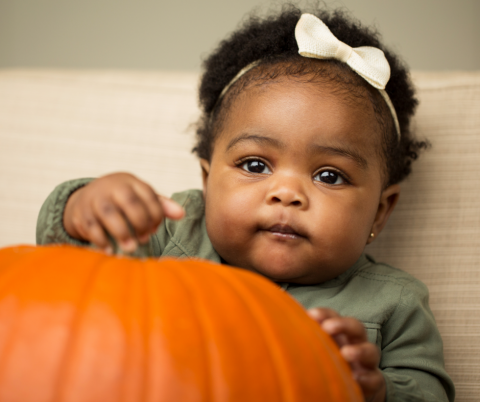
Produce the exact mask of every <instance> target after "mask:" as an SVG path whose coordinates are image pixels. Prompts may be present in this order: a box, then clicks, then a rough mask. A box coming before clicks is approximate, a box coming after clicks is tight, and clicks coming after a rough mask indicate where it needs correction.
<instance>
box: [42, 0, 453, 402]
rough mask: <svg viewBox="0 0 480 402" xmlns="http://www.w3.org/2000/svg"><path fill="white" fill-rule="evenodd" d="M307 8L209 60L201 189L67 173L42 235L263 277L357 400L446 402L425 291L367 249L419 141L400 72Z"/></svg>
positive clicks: (361, 35) (252, 28)
mask: <svg viewBox="0 0 480 402" xmlns="http://www.w3.org/2000/svg"><path fill="white" fill-rule="evenodd" d="M314 14H315V15H312V14H303V15H302V13H301V11H300V10H299V9H297V8H295V7H293V6H289V7H287V8H284V9H283V11H282V12H281V13H280V14H278V15H272V16H270V17H268V18H265V19H263V20H262V19H258V18H252V19H250V20H249V21H248V22H247V23H246V24H245V25H244V26H243V27H242V28H241V29H239V30H238V31H236V32H234V33H233V34H232V35H231V36H230V37H229V38H227V39H226V40H225V41H223V42H222V43H221V44H220V46H219V47H218V48H217V49H216V51H215V52H214V53H213V54H212V55H211V56H210V57H209V58H208V59H207V60H206V61H205V64H204V67H205V72H204V74H203V77H202V81H201V86H200V103H201V106H202V111H203V115H202V117H201V119H200V122H199V124H198V127H197V144H196V146H195V148H194V152H195V153H196V154H197V155H198V156H199V159H200V164H201V168H202V174H203V191H200V190H189V191H185V192H182V193H178V194H175V195H173V197H172V199H169V198H166V197H163V196H160V195H157V194H156V193H155V191H154V190H153V189H152V188H151V187H150V186H149V185H148V184H146V183H144V182H143V181H141V180H140V179H138V178H136V177H134V176H132V175H130V174H127V173H117V174H111V175H108V176H104V177H101V178H99V179H96V180H91V179H81V180H73V181H70V182H67V183H64V184H62V185H60V186H59V187H57V188H56V189H55V191H54V192H53V193H52V194H51V195H50V196H49V198H48V199H47V201H46V202H45V204H44V205H43V207H42V210H41V211H40V216H39V222H38V226H37V242H38V243H39V244H47V243H54V242H56V243H59V242H64V243H73V244H92V245H95V246H97V247H100V248H102V249H104V250H105V251H107V252H112V246H111V240H112V239H113V240H114V243H116V244H118V245H119V247H121V248H122V249H123V250H124V251H126V252H133V251H134V250H135V249H136V248H137V246H138V245H139V243H140V244H144V243H149V245H150V248H151V249H152V251H153V254H154V255H155V256H177V257H201V258H206V259H209V260H212V261H217V262H221V263H224V264H228V265H232V266H237V267H241V268H244V269H248V270H250V271H253V272H256V273H258V274H260V275H263V276H265V277H267V278H269V279H271V280H272V281H274V282H276V283H277V284H278V285H279V286H281V287H282V288H283V289H285V291H286V292H288V293H290V294H291V295H292V296H293V297H294V298H296V299H297V300H298V301H299V302H300V303H301V304H302V305H303V306H304V307H305V308H307V309H309V314H310V315H311V317H312V318H314V319H315V320H316V321H318V323H319V324H320V325H322V327H323V328H324V329H325V331H327V332H328V333H329V334H331V335H332V337H333V338H334V339H335V341H336V342H337V343H338V345H339V347H340V350H341V353H342V355H343V356H344V358H345V359H346V360H347V361H348V362H349V363H350V365H351V367H352V370H353V374H354V376H355V378H356V380H357V381H358V383H359V385H360V387H361V389H362V391H363V393H364V396H365V399H366V400H368V401H434V400H435V401H447V400H450V401H453V398H454V388H453V384H452V382H451V380H450V378H449V376H448V375H447V373H446V372H445V369H444V364H443V351H442V341H441V338H440V335H439V332H438V329H437V327H436V324H435V320H434V317H433V315H432V313H431V311H430V309H429V307H428V291H427V289H426V287H425V286H424V285H423V284H422V283H421V282H419V281H418V280H416V279H415V278H413V277H412V276H410V275H408V274H407V273H404V272H402V271H401V270H398V269H395V268H392V267H390V266H388V265H385V264H381V263H376V262H375V261H374V260H373V259H372V258H370V257H369V256H366V255H365V254H364V248H365V245H367V244H369V243H371V242H372V241H374V239H375V238H376V237H377V236H378V235H379V234H380V232H381V231H382V229H383V228H384V226H385V224H386V223H387V220H388V218H389V216H390V214H391V212H392V210H393V209H394V207H395V204H396V202H397V200H398V196H399V193H400V187H399V185H398V183H399V182H400V181H401V180H403V179H404V178H405V177H406V176H407V175H408V174H409V173H410V164H411V162H412V160H414V159H416V157H417V154H418V151H419V150H420V149H421V148H422V147H424V146H425V143H421V142H417V141H415V140H414V139H413V137H412V135H411V132H410V119H411V117H412V115H413V112H414V109H415V106H416V104H417V101H416V100H415V98H414V91H413V88H412V86H411V84H410V81H409V79H408V74H407V71H406V69H405V67H404V66H403V65H402V64H401V62H400V61H399V59H398V58H397V57H395V56H394V55H393V54H392V53H391V52H389V51H387V50H385V49H384V48H383V47H382V45H381V44H380V42H379V40H378V38H377V36H376V34H375V33H373V32H372V31H371V30H369V29H367V28H364V27H362V26H361V25H360V24H359V23H357V22H356V21H352V20H350V19H349V18H347V17H346V16H345V15H344V14H343V13H341V12H334V13H331V14H330V13H328V12H326V11H323V10H317V11H315V12H314ZM352 48H353V49H352ZM390 76H391V78H390ZM389 78H390V80H389ZM387 82H388V85H387ZM107 233H108V235H107Z"/></svg>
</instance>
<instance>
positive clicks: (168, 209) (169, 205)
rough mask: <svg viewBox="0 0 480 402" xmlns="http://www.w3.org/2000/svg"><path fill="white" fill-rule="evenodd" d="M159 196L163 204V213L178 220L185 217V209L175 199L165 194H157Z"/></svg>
mask: <svg viewBox="0 0 480 402" xmlns="http://www.w3.org/2000/svg"><path fill="white" fill-rule="evenodd" d="M157 197H158V199H159V201H160V203H161V204H162V209H163V213H164V214H165V217H166V218H169V219H174V220H178V219H182V218H183V217H184V215H185V210H184V209H183V208H182V207H181V206H180V205H179V204H177V203H176V202H175V201H173V200H172V199H170V198H167V197H164V196H163V195H157Z"/></svg>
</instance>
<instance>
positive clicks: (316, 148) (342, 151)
mask: <svg viewBox="0 0 480 402" xmlns="http://www.w3.org/2000/svg"><path fill="white" fill-rule="evenodd" d="M309 151H310V152H312V153H317V152H321V153H326V154H329V155H339V156H343V157H346V158H348V159H351V160H352V161H353V162H355V163H356V164H357V165H358V167H360V168H361V169H363V170H366V169H367V168H368V162H367V159H365V158H364V157H363V156H362V155H360V154H359V153H358V152H357V151H355V150H353V149H351V148H342V147H327V146H324V145H318V144H311V145H310V146H309Z"/></svg>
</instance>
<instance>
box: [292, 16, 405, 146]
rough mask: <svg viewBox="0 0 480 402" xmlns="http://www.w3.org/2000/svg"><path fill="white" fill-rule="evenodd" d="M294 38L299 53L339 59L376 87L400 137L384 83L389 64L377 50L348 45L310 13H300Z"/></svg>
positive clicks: (319, 57) (314, 56) (385, 82)
mask: <svg viewBox="0 0 480 402" xmlns="http://www.w3.org/2000/svg"><path fill="white" fill-rule="evenodd" d="M295 39H296V40H297V45H298V49H299V50H298V53H299V54H300V55H301V56H303V57H310V58H315V59H336V60H339V61H342V62H344V63H346V64H347V65H348V66H349V67H350V68H351V69H352V70H353V71H355V72H356V73H357V74H359V75H360V76H361V77H362V78H364V79H365V80H366V81H367V82H368V83H369V84H370V85H372V86H373V87H375V88H377V89H378V90H379V91H380V94H381V95H382V97H383V98H384V99H385V102H386V103H387V105H388V107H389V109H390V111H391V113H392V116H393V120H394V122H395V128H396V130H397V134H398V136H399V138H400V125H399V124H398V118H397V113H396V112H395V108H394V107H393V104H392V101H391V100H390V97H389V96H388V94H387V92H386V91H385V85H387V82H388V80H389V79H390V65H389V64H388V61H387V59H386V58H385V55H384V53H383V52H382V51H381V50H380V49H377V48H376V47H370V46H362V47H356V48H352V47H350V46H348V45H347V44H346V43H343V42H342V41H340V40H338V39H337V38H336V37H335V36H334V35H333V34H332V32H330V29H328V27H327V26H326V25H325V23H324V22H323V21H322V20H320V19H319V18H317V17H315V16H314V15H312V14H302V16H301V17H300V19H299V21H298V23H297V26H296V27H295Z"/></svg>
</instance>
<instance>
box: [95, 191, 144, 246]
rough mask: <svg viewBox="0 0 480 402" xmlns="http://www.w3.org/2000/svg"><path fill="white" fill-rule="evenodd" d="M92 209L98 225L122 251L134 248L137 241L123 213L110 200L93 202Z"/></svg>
mask: <svg viewBox="0 0 480 402" xmlns="http://www.w3.org/2000/svg"><path fill="white" fill-rule="evenodd" d="M93 211H94V213H95V216H96V217H97V219H98V221H99V223H100V225H101V226H102V227H103V228H105V230H106V231H107V233H109V234H110V236H112V237H113V238H114V239H115V240H116V241H117V243H118V245H119V246H120V248H121V249H122V250H123V251H125V252H127V253H132V252H134V251H135V250H136V248H137V241H136V240H135V237H134V236H133V235H132V233H131V231H130V228H129V227H128V224H127V221H126V219H125V217H124V215H123V214H122V213H121V211H120V210H119V209H118V208H117V207H116V206H115V204H114V203H113V202H112V201H110V200H102V201H99V202H97V203H94V204H93Z"/></svg>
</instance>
